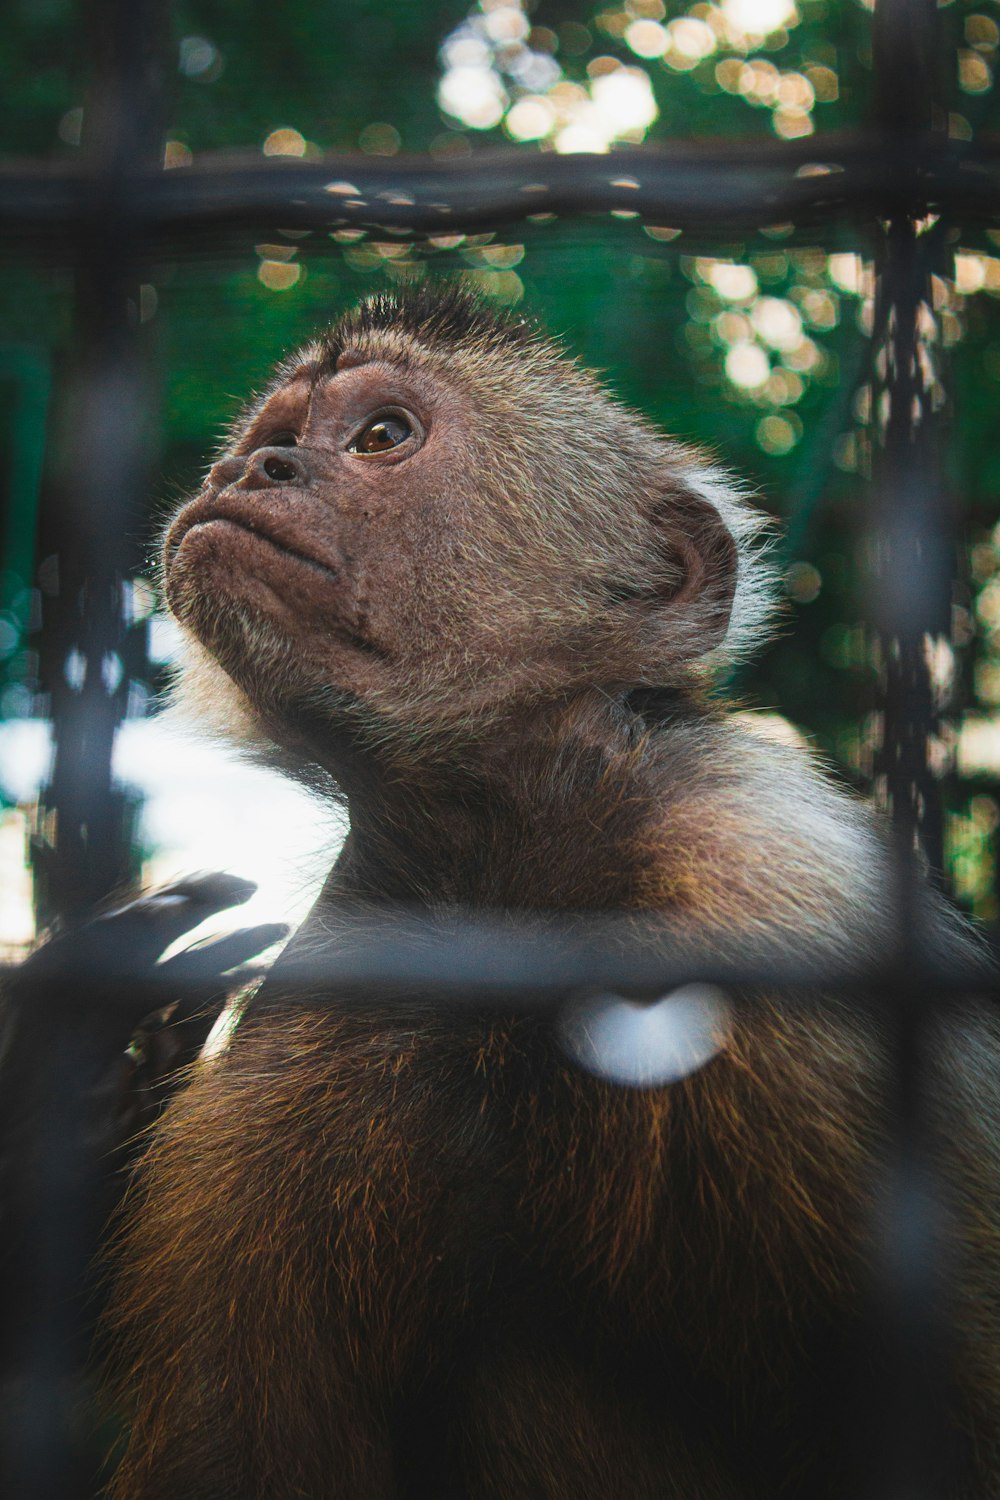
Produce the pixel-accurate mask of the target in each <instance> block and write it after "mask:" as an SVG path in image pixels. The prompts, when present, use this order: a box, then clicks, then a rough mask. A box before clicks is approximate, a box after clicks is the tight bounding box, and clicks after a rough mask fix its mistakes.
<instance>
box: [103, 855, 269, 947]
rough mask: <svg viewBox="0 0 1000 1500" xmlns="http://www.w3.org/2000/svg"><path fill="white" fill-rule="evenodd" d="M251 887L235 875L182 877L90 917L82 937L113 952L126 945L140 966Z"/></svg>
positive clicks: (239, 900) (250, 891) (247, 894)
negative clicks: (88, 932) (127, 902)
mask: <svg viewBox="0 0 1000 1500" xmlns="http://www.w3.org/2000/svg"><path fill="white" fill-rule="evenodd" d="M256 889H257V887H256V886H255V885H254V884H253V882H252V881H249V880H242V879H240V878H239V877H238V876H235V875H226V874H222V873H217V874H210V875H192V876H188V877H186V878H185V879H184V880H178V881H175V882H174V883H173V884H171V885H168V886H165V887H164V888H163V889H162V890H158V891H151V892H150V893H149V894H148V895H145V896H140V897H139V898H138V899H137V900H135V901H132V902H130V903H129V904H128V905H127V906H123V907H118V908H116V909H115V910H114V911H110V912H107V913H104V914H103V915H101V916H99V917H96V918H95V919H94V922H93V924H92V928H91V933H90V934H88V938H92V940H93V941H96V942H98V943H108V944H113V945H114V947H115V949H116V950H117V951H118V952H119V953H120V952H121V951H122V950H123V948H124V949H127V951H128V953H129V955H130V957H131V959H132V961H133V963H134V964H135V965H136V966H137V967H140V966H142V965H144V964H148V963H153V962H155V960H156V959H157V958H158V957H159V955H160V954H161V953H162V952H163V950H164V949H165V948H168V947H169V946H170V944H171V943H173V942H176V941H177V939H178V938H181V937H183V936H184V934H185V933H186V932H190V931H191V930H192V928H194V927H197V926H199V925H200V924H201V923H202V922H203V921H205V919H206V917H210V916H214V915H215V914H216V913H217V912H220V911H225V910H226V908H227V907H230V906H241V905H242V904H243V903H244V902H245V901H248V900H249V899H250V897H251V896H252V895H253V893H254V891H255V890H256Z"/></svg>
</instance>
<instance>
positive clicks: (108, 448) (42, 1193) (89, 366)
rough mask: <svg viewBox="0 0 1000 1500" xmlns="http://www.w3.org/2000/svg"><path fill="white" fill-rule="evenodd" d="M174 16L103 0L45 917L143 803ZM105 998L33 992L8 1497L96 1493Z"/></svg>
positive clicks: (119, 860)
mask: <svg viewBox="0 0 1000 1500" xmlns="http://www.w3.org/2000/svg"><path fill="white" fill-rule="evenodd" d="M168 16H169V11H168V5H167V4H166V3H164V0H92V3H91V4H90V6H89V13H88V16H87V21H88V36H89V38H90V41H91V45H92V51H93V70H92V85H91V89H90V93H89V97H88V99H87V103H86V106H85V127H84V150H85V164H86V166H87V168H88V169H89V172H90V174H91V184H92V192H91V198H90V205H89V213H88V216H87V220H86V223H85V225H84V226H83V228H82V229H81V232H80V237H79V240H78V243H77V245H76V246H75V251H76V288H75V322H74V349H73V356H72V364H71V369H70V377H69V381H68V383H67V386H66V387H65V388H64V391H63V400H62V403H61V410H60V412H59V413H58V415H57V420H56V446H57V455H58V457H57V464H58V471H57V474H56V479H55V495H56V499H57V500H58V505H59V509H58V533H59V540H58V549H57V555H58V563H59V592H58V597H57V599H56V601H55V609H54V613H53V617H52V618H50V619H48V620H47V621H46V630H47V631H48V632H49V633H50V639H53V638H54V640H55V641H56V643H57V646H58V660H59V662H60V666H61V670H60V673H59V676H58V680H56V681H54V682H53V683H52V684H51V690H52V716H53V722H54V737H55V760H54V767H53V771H52V776H51V779H50V781H49V784H48V786H47V787H46V788H45V790H44V792H43V797H42V813H41V817H40V820H39V826H40V830H41V833H42V837H41V838H40V840H39V841H38V846H37V849H36V858H35V879H36V891H37V893H38V896H39V904H40V906H41V910H42V916H43V918H44V919H45V920H49V919H51V918H53V917H59V918H62V919H64V920H70V921H72V920H73V919H75V918H78V917H80V916H82V915H83V914H84V913H86V912H87V911H88V910H89V909H90V908H92V907H93V905H94V904H95V903H97V902H98V901H100V900H101V899H102V898H104V897H106V896H107V895H108V894H109V892H111V891H112V890H113V889H114V887H115V886H116V885H117V884H118V883H119V882H120V880H121V878H122V876H123V875H124V873H125V872H126V871H127V868H128V855H129V829H128V826H127V821H128V820H127V816H126V809H127V804H126V801H125V798H124V796H123V794H122V792H121V790H120V789H119V788H117V787H116V786H115V784H114V781H113V776H112V763H111V762H112V751H113V747H114V739H115V735H116V732H117V729H118V726H119V724H120V723H121V720H122V718H123V717H124V712H125V706H126V703H127V686H128V684H127V681H126V678H125V672H124V661H123V656H122V649H121V648H122V641H123V636H124V632H125V630H126V628H127V620H126V615H125V591H124V588H123V572H124V568H125V566H126V563H127V559H128V532H129V530H130V529H131V528H134V527H136V526H137V525H138V524H140V518H141V516H142V513H143V506H142V504H141V500H142V479H143V475H144V471H145V461H146V453H147V444H148V439H149V434H148V432H147V427H146V421H145V403H144V394H145V390H146V386H145V379H144V371H143V361H142V358H141V352H140V349H139V346H138V329H137V323H138V319H137V317H136V316H135V312H134V307H135V305H136V304H135V298H134V292H135V283H136V280H137V277H136V263H135V254H136V249H137V241H136V228H135V224H134V221H133V219H132V217H131V213H130V196H129V181H130V176H131V174H132V173H133V172H134V171H135V170H136V169H138V168H141V167H149V166H151V165H154V164H156V163H158V162H159V157H160V151H161V138H162V132H161V121H160V113H159V111H160V100H161V96H162V88H161V83H162V71H163V65H164V61H165V52H164V46H163V42H164V38H165V35H166V26H167V21H168ZM130 294H131V296H132V303H133V307H132V310H130V306H129V303H130ZM96 998H97V997H95V996H90V997H88V995H87V993H86V992H85V991H83V990H81V987H80V986H79V984H75V983H74V981H73V977H72V975H69V974H67V975H65V976H56V977H54V978H52V979H51V980H49V981H47V985H46V989H45V990H43V991H40V992H38V993H35V994H34V995H32V994H25V995H21V996H17V995H15V997H14V999H15V1000H19V1001H20V1003H22V1004H23V1005H25V1006H27V1005H29V1004H36V1005H39V1006H41V1007H42V1009H41V1011H40V1012H36V1016H37V1015H44V1016H46V1017H48V1018H49V1019H48V1023H47V1025H45V1024H39V1023H38V1021H37V1019H36V1020H35V1021H34V1025H33V1028H32V1027H31V1026H29V1027H27V1028H26V1029H27V1030H28V1031H30V1030H32V1029H33V1030H34V1031H35V1033H36V1034H37V1033H40V1034H41V1036H42V1037H43V1040H44V1045H43V1046H39V1047H36V1048H35V1049H34V1053H33V1054H32V1056H30V1057H28V1058H27V1059H26V1060H25V1061H24V1064H23V1066H22V1067H21V1069H20V1072H19V1074H18V1076H17V1077H15V1078H13V1079H12V1080H11V1088H12V1090H13V1091H14V1092H15V1094H16V1093H17V1092H18V1091H20V1093H21V1094H23V1095H24V1097H25V1099H26V1101H27V1103H26V1105H25V1110H24V1111H22V1113H23V1114H24V1115H25V1119H26V1123H25V1125H24V1129H25V1131H26V1135H25V1140H24V1144H23V1150H20V1151H18V1150H17V1149H15V1148H8V1153H9V1158H10V1159H9V1160H8V1163H7V1166H8V1173H9V1176H10V1179H11V1180H10V1182H9V1183H8V1184H6V1186H7V1187H8V1191H9V1201H10V1204H11V1205H13V1210H12V1211H13V1213H14V1214H15V1216H16V1218H17V1222H16V1223H14V1224H13V1225H10V1226H8V1231H7V1233H8V1236H9V1237H10V1238H12V1239H13V1240H14V1241H15V1245H14V1248H13V1253H12V1260H11V1264H12V1266H13V1268H14V1274H15V1277H16V1278H17V1280H18V1283H19V1284H18V1285H17V1286H15V1287H14V1288H8V1289H7V1290H8V1301H9V1303H11V1302H13V1301H14V1299H15V1297H16V1296H18V1295H20V1297H21V1300H22V1302H23V1303H24V1304H25V1305H24V1307H23V1308H17V1309H16V1311H17V1312H18V1314H21V1313H23V1314H24V1316H23V1317H21V1316H19V1318H18V1319H17V1322H18V1330H17V1334H16V1337H14V1338H13V1339H12V1340H11V1342H10V1345H9V1346H8V1348H7V1349H6V1350H5V1356H6V1368H5V1370H4V1372H3V1373H4V1377H5V1383H6V1385H7V1388H8V1389H9V1390H11V1391H13V1392H14V1395H15V1399H14V1402H13V1403H12V1404H11V1406H10V1408H9V1410H8V1411H7V1412H6V1413H5V1419H4V1421H3V1423H2V1428H0V1437H2V1444H0V1446H2V1453H0V1462H2V1468H3V1480H2V1481H0V1487H2V1488H3V1492H4V1494H9V1495H12V1496H17V1500H42V1497H45V1500H51V1497H59V1500H75V1497H81V1500H82V1497H84V1496H90V1495H91V1494H93V1492H94V1490H95V1488H96V1482H95V1458H96V1455H95V1453H94V1452H93V1450H92V1448H91V1447H90V1444H89V1442H88V1437H87V1433H88V1424H87V1421H86V1407H87V1391H86V1385H85V1382H84V1380H83V1377H82V1370H83V1364H84V1358H85V1352H86V1330H85V1319H86V1316H87V1313H86V1300H85V1288H86V1286H87V1281H88V1275H89V1270H90V1261H91V1259H92V1256H93V1254H94V1251H95V1248H96V1243H97V1235H98V1232H99V1228H100V1223H99V1220H100V1214H101V1210H102V1197H101V1192H100V1188H99V1183H100V1176H101V1173H102V1172H103V1171H104V1170H106V1166H105V1164H104V1163H103V1162H101V1161H100V1160H99V1158H98V1152H99V1151H100V1149H101V1144H100V1142H99V1140H98V1139H96V1138H95V1132H94V1130H93V1128H92V1127H93V1122H92V1120H91V1118H90V1112H91V1111H92V1109H93V1106H94V1079H95V1077H96V1076H99V1072H100V1065H101V1057H100V1053H101V1048H100V1047H99V1046H98V1045H97V1042H96V1040H95V1036H96V1034H97V1032H95V1015H94V1011H93V1002H94V1000H95V999H96ZM15 1022H16V1017H15ZM97 1024H98V1029H99V1023H97Z"/></svg>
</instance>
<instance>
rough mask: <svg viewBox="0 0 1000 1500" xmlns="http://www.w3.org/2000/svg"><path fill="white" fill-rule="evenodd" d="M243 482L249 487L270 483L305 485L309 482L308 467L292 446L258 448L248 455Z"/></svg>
mask: <svg viewBox="0 0 1000 1500" xmlns="http://www.w3.org/2000/svg"><path fill="white" fill-rule="evenodd" d="M243 483H244V484H245V485H247V486H248V487H249V488H251V489H257V488H261V489H263V488H265V487H267V486H269V485H272V484H294V485H299V486H305V485H307V484H308V483H309V469H308V467H307V465H306V463H305V460H304V459H303V458H302V456H301V455H300V454H299V453H297V452H296V451H295V449H294V448H258V450H257V452H256V453H253V454H251V456H250V459H249V461H248V463H247V466H246V470H245V472H244V475H243Z"/></svg>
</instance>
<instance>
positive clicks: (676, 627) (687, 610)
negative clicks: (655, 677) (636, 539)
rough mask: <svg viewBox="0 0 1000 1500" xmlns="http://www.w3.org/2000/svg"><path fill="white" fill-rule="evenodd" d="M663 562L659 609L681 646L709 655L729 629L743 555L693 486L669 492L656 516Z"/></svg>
mask: <svg viewBox="0 0 1000 1500" xmlns="http://www.w3.org/2000/svg"><path fill="white" fill-rule="evenodd" d="M652 524H653V527H654V529H655V532H656V541H657V546H658V550H659V555H660V559H661V564H662V570H663V571H662V583H661V585H660V587H658V588H657V590H656V605H657V613H658V614H659V615H660V616H661V619H662V620H663V623H664V625H666V626H668V628H669V631H670V635H671V637H672V640H673V643H674V646H675V649H679V653H680V654H683V655H684V656H703V655H704V654H705V653H706V652H708V651H712V650H714V649H715V647H716V646H720V645H721V644H722V642H723V640H724V639H725V636H726V631H727V630H728V628H729V619H730V615H731V614H732V610H733V598H734V595H735V593H736V576H737V569H738V563H739V554H738V551H737V547H736V542H735V540H734V538H733V535H732V533H731V532H730V530H729V528H728V527H727V526H726V523H725V522H724V520H723V519H722V516H721V515H720V514H719V512H718V511H717V510H716V508H715V506H714V505H712V503H711V502H710V501H708V500H705V499H703V498H702V496H701V495H698V494H695V493H694V492H692V491H691V490H687V489H684V490H675V491H673V492H672V493H670V494H669V495H668V496H664V499H663V501H662V503H661V504H660V505H659V506H658V507H657V509H656V511H655V512H654V514H653V517H652Z"/></svg>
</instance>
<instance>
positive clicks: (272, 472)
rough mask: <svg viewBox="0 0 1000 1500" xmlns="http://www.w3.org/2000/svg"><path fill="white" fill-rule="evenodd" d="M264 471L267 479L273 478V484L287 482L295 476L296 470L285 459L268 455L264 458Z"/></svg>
mask: <svg viewBox="0 0 1000 1500" xmlns="http://www.w3.org/2000/svg"><path fill="white" fill-rule="evenodd" d="M264 473H265V474H266V475H267V477H268V479H273V480H274V482H275V484H288V483H289V481H290V480H292V479H294V478H295V477H296V475H297V473H298V470H297V469H296V467H295V465H294V464H290V463H289V462H288V460H287V459H284V458H274V457H273V456H269V457H267V458H265V460H264Z"/></svg>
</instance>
